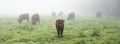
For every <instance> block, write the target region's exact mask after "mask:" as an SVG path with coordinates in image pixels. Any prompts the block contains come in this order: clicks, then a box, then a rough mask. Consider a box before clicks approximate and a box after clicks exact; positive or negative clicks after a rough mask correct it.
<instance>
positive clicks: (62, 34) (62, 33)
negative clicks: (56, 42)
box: [61, 29, 63, 38]
mask: <svg viewBox="0 0 120 44" xmlns="http://www.w3.org/2000/svg"><path fill="white" fill-rule="evenodd" d="M62 37H63V29H61V38H62Z"/></svg>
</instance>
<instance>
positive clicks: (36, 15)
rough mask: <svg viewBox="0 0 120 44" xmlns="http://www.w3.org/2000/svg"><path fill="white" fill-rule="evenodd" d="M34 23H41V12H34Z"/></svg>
mask: <svg viewBox="0 0 120 44" xmlns="http://www.w3.org/2000/svg"><path fill="white" fill-rule="evenodd" d="M31 19H32V24H33V25H35V24H36V23H37V22H39V23H40V20H39V19H40V18H39V14H38V13H35V14H33V16H32V18H31Z"/></svg>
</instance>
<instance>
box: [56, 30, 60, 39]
mask: <svg viewBox="0 0 120 44" xmlns="http://www.w3.org/2000/svg"><path fill="white" fill-rule="evenodd" d="M57 34H58V38H59V37H60V30H59V29H57Z"/></svg>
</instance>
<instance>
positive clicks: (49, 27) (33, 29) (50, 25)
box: [0, 16, 120, 44]
mask: <svg viewBox="0 0 120 44" xmlns="http://www.w3.org/2000/svg"><path fill="white" fill-rule="evenodd" d="M63 34H64V37H63V38H58V37H57V33H56V28H55V19H53V18H48V17H42V18H41V22H40V24H37V25H32V24H31V21H30V22H28V23H27V22H26V21H24V22H23V23H22V24H19V23H18V22H17V21H16V19H14V18H6V19H3V20H0V44H119V43H120V20H119V19H116V18H111V17H103V18H102V19H95V18H94V17H80V16H78V17H77V18H76V20H74V21H65V28H64V33H63Z"/></svg>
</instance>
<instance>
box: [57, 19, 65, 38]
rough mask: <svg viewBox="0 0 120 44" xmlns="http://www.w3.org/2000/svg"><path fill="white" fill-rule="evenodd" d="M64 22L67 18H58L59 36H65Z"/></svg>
mask: <svg viewBox="0 0 120 44" xmlns="http://www.w3.org/2000/svg"><path fill="white" fill-rule="evenodd" d="M64 22H65V20H63V19H57V20H56V29H57V34H58V38H62V37H63V31H64Z"/></svg>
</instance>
